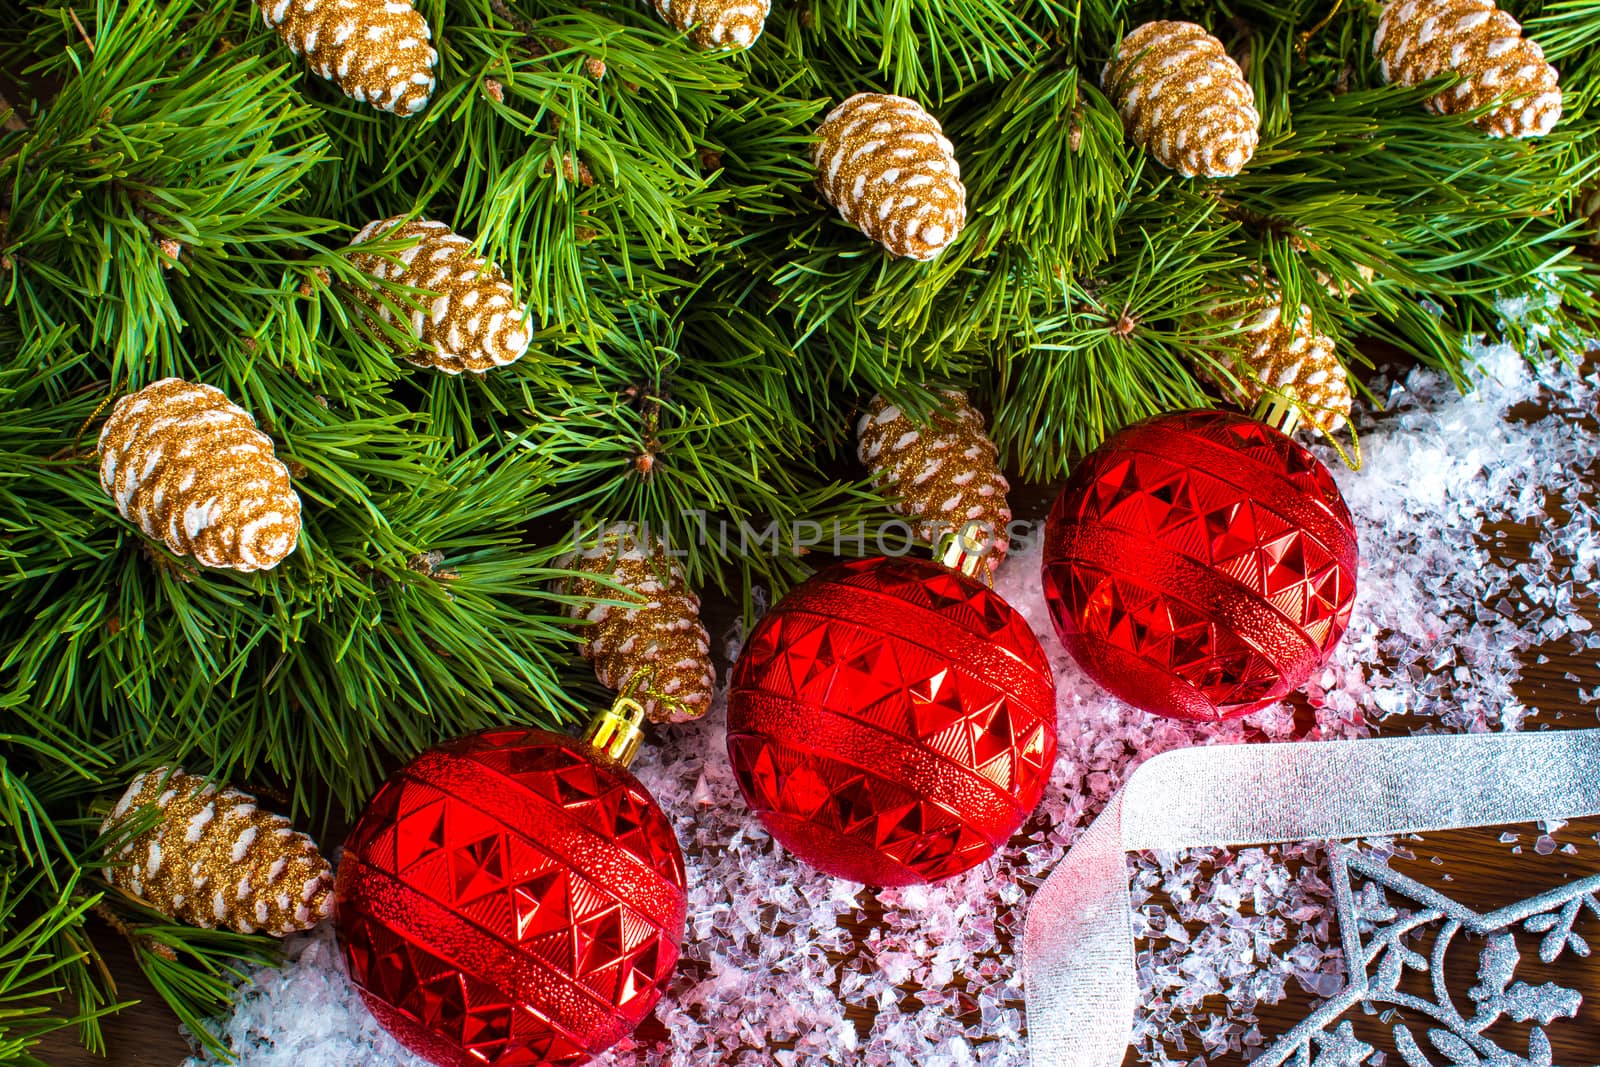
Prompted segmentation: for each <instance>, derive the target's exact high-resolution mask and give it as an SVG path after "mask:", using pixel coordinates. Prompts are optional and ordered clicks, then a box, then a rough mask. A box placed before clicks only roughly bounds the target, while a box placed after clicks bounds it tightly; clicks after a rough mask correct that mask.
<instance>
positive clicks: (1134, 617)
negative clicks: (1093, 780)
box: [1044, 411, 1356, 720]
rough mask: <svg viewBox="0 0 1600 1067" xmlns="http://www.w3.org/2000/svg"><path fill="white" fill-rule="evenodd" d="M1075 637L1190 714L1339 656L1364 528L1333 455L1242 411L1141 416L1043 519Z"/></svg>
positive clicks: (1107, 669)
mask: <svg viewBox="0 0 1600 1067" xmlns="http://www.w3.org/2000/svg"><path fill="white" fill-rule="evenodd" d="M1044 589H1045V596H1046V598H1047V599H1048V601H1049V604H1050V614H1051V618H1052V619H1053V620H1054V622H1055V626H1056V633H1057V634H1059V635H1060V637H1061V642H1062V644H1064V645H1066V647H1067V649H1068V651H1070V652H1071V653H1072V655H1073V656H1074V658H1076V659H1077V661H1078V663H1079V665H1080V666H1082V667H1083V669H1084V671H1085V672H1087V673H1088V674H1089V675H1090V676H1091V677H1092V678H1094V680H1095V681H1097V682H1099V683H1100V684H1101V685H1102V686H1104V687H1105V688H1106V689H1108V690H1110V691H1111V692H1112V693H1113V694H1115V695H1116V696H1119V697H1121V698H1122V699H1123V700H1126V701H1127V702H1128V703H1130V704H1133V705H1135V706H1136V707H1140V708H1143V709H1144V710H1146V711H1153V712H1155V713H1156V714H1158V715H1167V716H1171V717H1173V718H1178V719H1191V720H1215V719H1227V718H1233V717H1235V716H1238V715H1244V714H1247V713H1249V712H1251V711H1254V710H1256V709H1257V708H1261V707H1265V706H1266V705H1268V704H1271V703H1272V702H1273V701H1276V700H1278V699H1280V698H1281V697H1283V696H1284V695H1285V694H1287V693H1289V692H1291V691H1292V690H1294V689H1296V688H1298V687H1299V686H1300V685H1301V684H1303V683H1304V682H1305V681H1306V679H1307V678H1308V677H1310V675H1311V672H1312V671H1314V670H1315V669H1316V668H1317V667H1319V666H1321V665H1322V664H1323V663H1324V662H1326V661H1327V658H1328V655H1329V653H1330V652H1332V651H1333V647H1334V645H1336V644H1338V642H1339V638H1340V637H1341V636H1342V635H1343V634H1344V630H1345V627H1346V626H1347V625H1349V622H1350V608H1351V606H1352V605H1353V604H1354V602H1355V596H1356V534H1355V528H1354V525H1353V524H1352V522H1351V519H1350V510H1349V509H1348V508H1347V507H1346V506H1345V503H1344V497H1342V496H1341V495H1340V493H1339V488H1338V486H1337V485H1335V484H1334V481H1333V477H1332V475H1330V474H1329V473H1328V470H1327V468H1326V467H1324V466H1323V465H1322V464H1321V462H1319V461H1318V460H1317V458H1316V457H1315V456H1313V455H1312V454H1311V453H1310V452H1307V451H1306V450H1305V449H1304V448H1302V447H1300V445H1298V444H1296V443H1295V442H1293V441H1291V440H1289V438H1287V437H1285V436H1284V435H1283V434H1281V433H1279V432H1278V431H1277V430H1274V429H1272V428H1271V427H1269V426H1266V425H1264V424H1262V423H1259V422H1256V421H1255V420H1254V419H1249V418H1246V417H1245V416H1243V415H1236V414H1230V413H1227V412H1222V411H1192V412H1184V413H1181V414H1177V415H1163V416H1159V417H1157V418H1153V419H1148V420H1146V421H1144V422H1141V423H1137V424H1135V425H1133V426H1130V427H1128V428H1127V429H1125V430H1123V431H1122V432H1121V433H1118V434H1116V435H1115V436H1114V437H1112V438H1111V439H1110V440H1108V441H1106V442H1105V443H1104V444H1103V445H1101V446H1100V447H1099V448H1098V449H1096V450H1095V451H1094V452H1093V453H1091V454H1090V455H1089V456H1087V457H1085V459H1084V460H1083V462H1082V463H1081V464H1079V466H1078V467H1077V468H1076V469H1075V470H1074V471H1073V473H1072V477H1071V479H1070V480H1068V482H1067V484H1066V487H1065V488H1064V489H1062V491H1061V495H1060V496H1059V497H1058V498H1057V499H1056V502H1055V506H1054V507H1053V508H1052V509H1051V511H1050V519H1049V521H1048V523H1047V524H1046V526H1045V543H1044Z"/></svg>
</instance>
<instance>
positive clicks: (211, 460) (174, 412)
mask: <svg viewBox="0 0 1600 1067" xmlns="http://www.w3.org/2000/svg"><path fill="white" fill-rule="evenodd" d="M100 486H101V488H103V489H104V490H105V491H106V492H107V493H109V494H111V499H112V500H114V501H115V502H116V505H117V510H118V511H119V512H121V513H122V516H123V518H126V519H129V520H131V521H133V522H135V523H137V524H138V525H139V528H140V529H141V530H143V531H144V532H145V533H146V534H147V535H148V536H150V537H153V538H156V539H157V540H161V541H165V542H166V545H167V547H168V548H170V549H171V550H172V551H173V552H175V553H177V554H178V555H180V556H193V557H194V558H195V559H196V560H197V561H199V562H200V563H201V564H203V565H205V566H207V567H223V568H228V569H231V570H238V571H255V570H264V569H268V568H271V567H275V566H277V565H278V563H279V562H281V561H282V560H283V559H284V557H286V556H287V555H289V553H291V552H293V551H294V548H295V545H296V543H298V541H299V538H300V497H299V496H298V495H297V494H296V493H295V491H294V488H293V486H291V485H290V483H289V470H288V468H287V467H285V466H284V465H283V463H282V462H281V461H279V460H278V458H277V457H276V455H274V453H273V448H272V438H270V437H268V436H267V435H266V434H264V433H262V432H261V431H260V430H258V429H256V420H255V419H253V418H251V417H250V414H249V412H247V411H245V410H244V409H243V408H241V407H239V406H237V405H236V404H234V403H232V402H231V401H229V399H228V398H227V397H226V396H224V395H223V393H222V391H221V390H219V389H214V388H212V387H211V386H209V385H195V384H191V383H189V382H186V381H184V380H183V379H181V378H164V379H162V380H161V381H158V382H153V383H151V384H150V385H147V386H145V387H144V388H143V389H141V390H139V391H138V392H137V393H132V394H130V395H128V396H124V397H122V398H121V399H120V400H118V401H117V403H116V406H115V407H113V408H112V409H111V415H110V417H109V418H107V419H106V424H105V426H104V427H102V428H101V430H100Z"/></svg>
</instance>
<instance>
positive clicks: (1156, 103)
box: [1100, 21, 1261, 178]
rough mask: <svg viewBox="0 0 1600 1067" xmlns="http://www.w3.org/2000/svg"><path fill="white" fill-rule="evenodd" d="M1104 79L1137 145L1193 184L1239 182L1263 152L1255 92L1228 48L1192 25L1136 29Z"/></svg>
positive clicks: (1151, 25) (1161, 24) (1157, 24)
mask: <svg viewBox="0 0 1600 1067" xmlns="http://www.w3.org/2000/svg"><path fill="white" fill-rule="evenodd" d="M1100 81H1101V84H1102V85H1103V86H1104V88H1105V91H1106V95H1107V96H1109V97H1110V98H1111V100H1112V102H1113V103H1114V104H1116V106H1117V111H1118V112H1119V113H1120V114H1121V115H1122V122H1123V125H1124V126H1125V127H1126V128H1127V130H1128V135H1129V136H1130V137H1132V138H1133V140H1134V142H1135V143H1137V144H1140V145H1143V146H1144V147H1145V148H1146V149H1148V150H1149V152H1150V154H1151V155H1152V156H1154V157H1155V159H1156V161H1157V162H1158V163H1160V164H1161V165H1162V166H1165V167H1170V168H1171V169H1173V170H1175V171H1177V172H1178V173H1179V174H1181V175H1183V176H1184V177H1185V178H1193V177H1196V176H1198V175H1204V176H1206V177H1208V178H1227V177H1232V176H1233V175H1235V174H1238V173H1239V172H1240V171H1242V170H1244V167H1245V164H1246V163H1249V162H1250V157H1251V156H1253V155H1254V154H1255V151H1256V143H1257V142H1258V141H1259V140H1260V131H1261V116H1260V115H1259V114H1257V113H1256V108H1255V93H1254V92H1253V91H1252V90H1251V89H1250V83H1249V82H1247V81H1245V79H1244V73H1243V72H1242V71H1241V70H1240V69H1239V64H1237V63H1235V62H1234V61H1233V59H1232V58H1231V57H1230V56H1229V55H1228V52H1227V50H1226V49H1225V48H1223V47H1222V42H1221V41H1219V40H1217V39H1216V38H1215V37H1213V36H1211V35H1210V34H1209V33H1207V32H1206V31H1205V30H1204V29H1202V28H1201V27H1199V26H1196V25H1195V24H1194V23H1192V22H1165V21H1163V22H1147V23H1145V24H1144V25H1143V26H1140V27H1139V28H1137V29H1135V30H1134V31H1133V32H1132V33H1130V34H1128V35H1127V36H1126V37H1124V38H1123V39H1122V43H1121V44H1120V45H1118V46H1117V54H1116V57H1115V58H1114V59H1112V61H1111V62H1110V63H1107V64H1106V68H1105V73H1104V74H1103V75H1102V77H1101V79H1100Z"/></svg>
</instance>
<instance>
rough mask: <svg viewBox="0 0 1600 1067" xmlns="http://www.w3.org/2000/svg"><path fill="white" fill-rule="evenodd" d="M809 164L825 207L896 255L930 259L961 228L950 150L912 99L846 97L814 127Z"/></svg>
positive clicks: (960, 196) (962, 212) (960, 198)
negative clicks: (812, 169)
mask: <svg viewBox="0 0 1600 1067" xmlns="http://www.w3.org/2000/svg"><path fill="white" fill-rule="evenodd" d="M811 162H812V165H813V166H815V167H816V170H817V187H818V189H820V190H821V191H822V195H823V196H824V197H826V198H827V201H828V203H830V204H832V205H833V206H834V207H835V208H837V209H838V210H839V214H840V215H841V216H843V218H844V220H845V221H846V222H848V223H850V225H852V226H854V227H856V229H858V230H860V231H861V232H862V233H864V234H866V235H867V236H868V237H870V238H872V239H873V240H874V241H877V242H878V243H879V244H881V245H883V247H885V248H887V249H888V250H889V251H890V252H893V253H894V254H895V255H897V256H905V257H906V258H908V259H919V260H929V259H933V258H934V257H935V256H937V255H938V254H939V253H940V252H942V251H944V249H945V247H946V246H947V245H949V244H950V242H952V241H954V240H955V239H956V236H957V235H958V234H960V233H961V228H962V227H963V226H965V225H966V222H967V190H966V187H965V186H964V185H962V184H961V166H960V164H958V163H957V162H956V156H955V148H954V146H952V145H951V144H950V141H949V140H948V139H947V138H946V137H945V135H944V131H943V130H942V129H940V127H939V121H938V120H937V119H935V118H934V117H933V116H932V115H930V114H928V113H927V112H926V111H924V110H923V108H922V105H921V104H919V103H917V102H916V101H915V100H908V99H906V98H905V97H903V96H886V95H884V94H883V93H857V94H856V95H855V96H852V97H850V99H848V100H846V101H845V102H844V103H842V104H840V105H839V106H838V107H836V108H834V109H833V110H832V111H830V112H828V114H827V117H826V118H824V119H823V120H822V125H821V126H819V127H817V143H816V146H815V147H814V148H813V149H812V156H811Z"/></svg>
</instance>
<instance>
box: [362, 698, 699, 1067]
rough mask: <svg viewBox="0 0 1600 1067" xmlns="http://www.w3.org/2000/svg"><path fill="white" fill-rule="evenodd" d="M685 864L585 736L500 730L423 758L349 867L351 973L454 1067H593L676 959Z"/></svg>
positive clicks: (643, 799)
mask: <svg viewBox="0 0 1600 1067" xmlns="http://www.w3.org/2000/svg"><path fill="white" fill-rule="evenodd" d="M685 904H686V900H685V895H684V871H683V856H682V853H680V852H679V850H678V842H677V839H676V838H675V837H674V836H673V832H672V826H671V824H670V823H668V821H667V818H666V816H665V815H664V814H662V811H661V809H660V808H659V807H657V806H656V802H655V801H654V800H653V799H652V798H651V796H650V794H649V793H647V792H646V791H645V789H644V787H643V786H641V785H640V784H639V783H638V781H637V780H636V779H635V778H634V777H633V775H631V774H629V773H628V772H627V771H626V770H625V769H623V768H622V767H621V766H620V765H618V764H616V763H614V762H611V761H609V760H607V759H606V758H605V757H603V756H601V755H599V754H598V753H597V752H595V750H594V749H592V748H590V747H589V746H588V745H586V744H584V743H583V742H582V741H578V740H575V739H573V738H569V737H563V736H561V735H559V734H551V733H544V732H541V731H530V730H518V729H505V730H491V731H488V732H486V733H480V734H473V735H471V736H468V737H464V738H461V739H459V740H456V741H452V742H450V743H448V744H445V745H441V746H439V747H438V748H435V749H432V750H430V751H428V752H425V753H423V754H422V755H421V756H418V757H417V758H416V759H415V760H414V761H412V762H411V763H410V764H409V765H407V766H406V767H404V768H403V769H402V770H400V772H399V773H397V774H396V775H395V776H394V777H393V778H391V779H390V780H389V781H388V782H387V783H386V784H385V785H384V787H383V788H382V789H380V790H379V791H378V795H377V796H375V797H373V798H372V803H371V804H369V805H368V806H367V810H366V811H365V812H364V813H363V814H362V816H361V819H360V821H359V822H357V823H356V827H355V829H354V830H352V831H351V833H350V837H349V839H348V840H347V841H346V843H345V852H344V858H343V859H342V860H341V861H340V864H339V874H338V881H337V890H336V910H335V921H336V923H337V925H338V930H339V939H340V942H341V943H342V944H343V946H344V953H345V959H346V961H347V962H348V964H349V967H350V977H351V978H352V979H353V980H354V981H355V983H356V985H357V986H358V987H359V988H360V989H361V994H362V997H363V998H364V999H365V1000H366V1002H367V1006H368V1007H369V1008H371V1009H372V1013H373V1014H374V1015H375V1016H377V1018H378V1021H379V1022H381V1023H382V1024H383V1025H384V1027H385V1028H387V1029H388V1030H389V1032H390V1033H392V1034H394V1036H395V1037H397V1038H399V1039H400V1041H401V1042H402V1043H403V1044H405V1045H406V1046H407V1047H408V1048H410V1049H411V1050H412V1051H413V1052H416V1053H417V1054H418V1055H420V1056H423V1057H425V1058H426V1059H428V1060H429V1061H430V1062H432V1063H434V1064H437V1065H439V1067H469V1065H470V1067H482V1065H484V1064H493V1065H496V1067H533V1065H535V1064H579V1063H583V1062H585V1061H586V1060H588V1059H589V1057H590V1055H591V1054H593V1053H596V1052H599V1051H600V1050H601V1049H604V1048H606V1047H608V1046H609V1045H611V1044H613V1043H615V1042H616V1041H617V1040H618V1039H620V1038H622V1037H623V1036H624V1035H626V1034H627V1033H629V1032H630V1031H632V1030H633V1028H634V1027H635V1026H637V1025H638V1024H639V1022H640V1021H641V1020H642V1019H643V1018H644V1017H645V1016H646V1015H648V1014H649V1013H650V1010H651V1009H652V1008H653V1007H654V1006H655V1003H656V1000H657V999H658V998H659V997H660V996H661V990H662V988H663V987H664V986H665V984H666V982H667V979H668V977H669V976H670V975H671V974H672V970H673V967H674V966H675V965H676V963H677V960H678V946H679V943H680V941H681V940H682V937H683V923H684V912H685Z"/></svg>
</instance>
